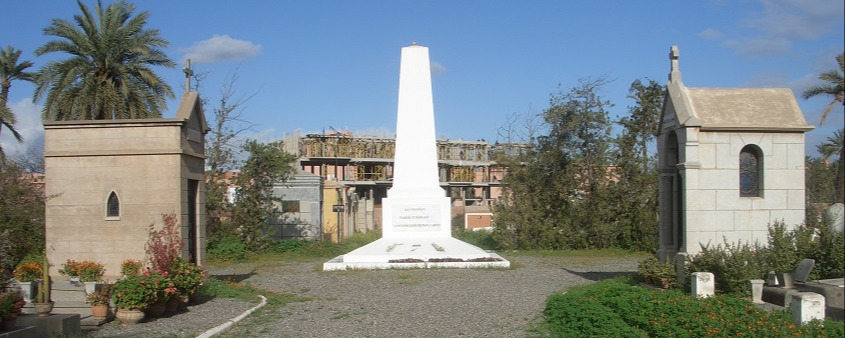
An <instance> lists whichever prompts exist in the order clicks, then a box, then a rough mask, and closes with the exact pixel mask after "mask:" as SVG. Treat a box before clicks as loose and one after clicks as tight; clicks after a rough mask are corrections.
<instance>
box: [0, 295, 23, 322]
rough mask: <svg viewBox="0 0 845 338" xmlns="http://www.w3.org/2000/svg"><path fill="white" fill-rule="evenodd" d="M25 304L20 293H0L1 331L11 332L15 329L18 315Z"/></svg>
mask: <svg viewBox="0 0 845 338" xmlns="http://www.w3.org/2000/svg"><path fill="white" fill-rule="evenodd" d="M24 304H26V302H25V301H24V300H23V295H21V293H20V292H17V291H13V292H2V293H0V319H2V321H3V324H2V329H3V331H11V330H13V329H14V328H15V325H16V322H17V318H18V314H19V313H20V312H21V308H22V307H23V306H24Z"/></svg>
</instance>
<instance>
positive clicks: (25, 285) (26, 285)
mask: <svg viewBox="0 0 845 338" xmlns="http://www.w3.org/2000/svg"><path fill="white" fill-rule="evenodd" d="M18 283H19V284H20V285H21V295H23V300H25V301H26V302H27V303H30V304H32V302H33V301H34V300H35V298H34V297H33V296H34V295H35V290H34V287H35V285H34V283H32V282H18Z"/></svg>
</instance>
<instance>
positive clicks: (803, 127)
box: [658, 46, 813, 133]
mask: <svg viewBox="0 0 845 338" xmlns="http://www.w3.org/2000/svg"><path fill="white" fill-rule="evenodd" d="M679 55H680V53H679V52H678V47H677V46H672V48H671V50H670V53H669V59H670V60H671V72H670V73H669V83H668V84H667V85H666V89H667V96H666V100H665V101H664V106H663V112H662V114H663V115H664V116H663V117H661V120H663V121H665V119H664V117H670V116H672V117H673V119H674V120H675V121H676V123H677V124H678V126H681V127H700V128H701V130H744V131H808V130H812V129H813V126H811V125H809V124H807V121H806V120H805V119H804V113H802V112H801V108H799V107H798V102H797V101H796V100H795V94H793V93H792V90H791V89H789V88H694V87H686V86H684V83H683V82H682V81H681V71H680V69H679V68H678V58H679ZM666 114H673V115H666ZM661 129H662V127H661ZM658 133H660V132H658Z"/></svg>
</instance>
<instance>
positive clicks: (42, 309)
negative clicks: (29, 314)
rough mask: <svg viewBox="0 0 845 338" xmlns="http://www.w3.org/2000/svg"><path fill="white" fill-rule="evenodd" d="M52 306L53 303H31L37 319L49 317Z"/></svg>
mask: <svg viewBox="0 0 845 338" xmlns="http://www.w3.org/2000/svg"><path fill="white" fill-rule="evenodd" d="M53 304H55V303H53V302H49V303H32V306H33V307H34V308H35V313H37V314H38V317H49V316H50V312H53Z"/></svg>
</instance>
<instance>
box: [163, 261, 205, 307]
mask: <svg viewBox="0 0 845 338" xmlns="http://www.w3.org/2000/svg"><path fill="white" fill-rule="evenodd" d="M203 278H205V271H203V269H202V267H201V266H199V265H196V264H193V263H190V262H187V261H185V260H184V259H181V258H180V259H178V260H177V261H176V263H175V264H173V266H172V267H171V269H170V280H172V281H173V285H174V286H175V287H176V289H177V290H178V294H179V298H180V300H181V301H182V302H183V303H187V301H188V300H189V298H190V297H191V295H193V294H194V293H196V291H197V289H198V288H199V287H200V285H202V281H203Z"/></svg>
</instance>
